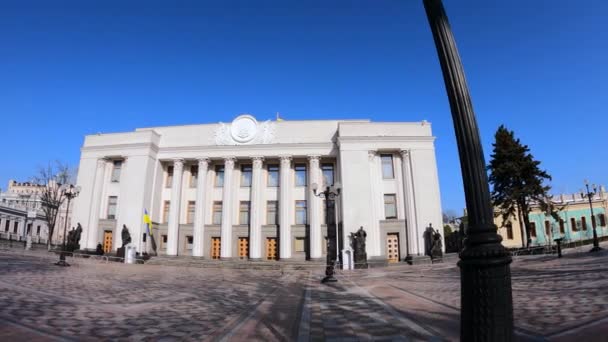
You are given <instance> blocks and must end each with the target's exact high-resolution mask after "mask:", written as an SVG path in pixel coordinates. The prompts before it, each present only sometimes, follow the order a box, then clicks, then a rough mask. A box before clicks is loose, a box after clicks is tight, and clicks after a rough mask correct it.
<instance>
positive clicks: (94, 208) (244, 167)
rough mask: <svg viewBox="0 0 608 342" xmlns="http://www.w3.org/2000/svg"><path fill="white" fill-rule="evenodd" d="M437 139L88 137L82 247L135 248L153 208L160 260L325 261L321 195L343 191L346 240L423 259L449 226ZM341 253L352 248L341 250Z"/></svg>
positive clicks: (157, 132)
mask: <svg viewBox="0 0 608 342" xmlns="http://www.w3.org/2000/svg"><path fill="white" fill-rule="evenodd" d="M434 139H435V138H434V137H433V136H432V133H431V125H430V124H429V123H428V122H426V121H422V122H382V123H377V122H370V121H369V120H310V121H284V120H277V121H264V122H258V121H257V120H256V119H255V118H254V117H253V116H251V115H247V114H244V115H240V116H238V117H237V118H235V119H234V120H233V121H232V122H231V123H215V124H202V125H186V126H169V127H152V128H139V129H136V130H135V131H134V132H127V133H111V134H96V135H89V136H86V137H85V141H84V146H83V147H82V150H81V152H82V154H81V159H80V166H79V169H78V180H77V183H78V185H79V186H80V187H81V189H82V190H81V193H80V196H78V197H77V198H76V199H75V204H74V213H73V220H72V222H73V225H75V224H76V222H80V223H81V225H82V227H83V229H84V231H83V234H82V240H81V241H80V244H81V246H83V248H84V247H86V248H87V249H90V250H94V249H95V248H96V246H97V244H99V243H101V244H102V245H103V248H104V249H105V251H107V252H110V251H111V252H115V251H116V249H117V247H120V246H121V245H122V241H121V240H122V239H121V230H122V227H123V225H126V226H127V227H128V229H129V231H130V233H131V237H132V240H133V241H132V242H133V243H134V244H135V246H136V248H137V251H138V252H149V253H150V252H151V244H150V243H149V242H150V240H149V239H147V241H146V242H144V236H143V234H144V233H145V232H146V226H145V224H144V223H143V220H142V217H143V213H144V211H145V210H146V211H148V212H149V214H150V217H151V219H152V221H153V224H152V226H153V235H154V237H155V241H156V243H157V245H158V249H157V252H158V254H159V255H168V256H175V255H187V256H198V257H205V258H213V259H224V258H225V259H231V258H242V259H253V260H275V259H292V260H293V259H296V260H297V259H312V260H318V259H321V258H323V257H324V255H325V251H326V225H325V217H324V215H325V210H324V204H323V203H324V202H323V201H324V200H323V198H320V197H317V196H315V195H314V194H313V191H312V187H313V186H312V185H313V184H318V185H319V188H322V187H323V186H325V185H326V184H329V185H331V184H333V183H334V182H336V183H338V182H340V183H341V193H340V196H339V197H338V200H337V207H338V210H337V220H338V222H340V224H341V227H342V229H341V239H342V241H349V239H348V236H350V233H351V232H355V231H357V230H358V229H359V227H363V228H364V229H365V231H366V232H367V244H366V245H367V255H368V259H369V260H371V261H373V260H379V261H386V260H389V261H399V260H403V259H404V258H405V256H406V255H407V254H408V253H407V252H408V250H407V249H409V254H411V255H414V256H415V255H422V254H424V241H423V231H424V229H425V228H426V227H428V226H429V224H432V226H433V227H437V228H439V227H441V222H442V221H441V220H442V216H441V204H440V195H439V184H438V176H437V166H436V160H435V149H434ZM340 248H341V249H342V248H344V246H343V244H342V245H341V246H340Z"/></svg>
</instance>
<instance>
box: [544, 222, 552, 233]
mask: <svg viewBox="0 0 608 342" xmlns="http://www.w3.org/2000/svg"><path fill="white" fill-rule="evenodd" d="M545 235H547V236H550V235H551V222H549V221H548V220H545Z"/></svg>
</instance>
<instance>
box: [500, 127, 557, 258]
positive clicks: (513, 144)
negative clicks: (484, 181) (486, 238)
mask: <svg viewBox="0 0 608 342" xmlns="http://www.w3.org/2000/svg"><path fill="white" fill-rule="evenodd" d="M494 138H495V142H494V144H493V145H492V146H493V147H494V150H493V153H492V155H491V158H492V159H491V161H490V164H489V165H488V170H489V171H490V178H489V180H490V183H491V184H492V201H493V203H494V206H495V207H497V208H498V209H499V210H500V214H501V215H502V219H503V220H502V221H503V225H504V224H506V223H507V222H509V220H510V218H511V217H515V212H516V211H517V212H519V214H520V217H522V219H523V223H524V224H523V227H522V228H523V229H524V230H525V235H526V246H528V247H529V246H530V241H531V240H530V219H529V217H528V214H529V213H530V210H531V208H530V205H531V203H532V202H536V203H540V204H541V205H544V202H545V200H546V198H547V193H548V191H549V189H550V186H548V185H543V182H544V181H545V180H551V176H550V175H549V174H548V173H547V172H546V171H544V170H541V169H540V167H539V166H540V162H539V161H537V160H535V159H534V157H533V156H532V154H530V149H529V148H528V146H527V145H522V144H521V142H520V141H519V139H515V136H514V134H513V131H509V130H508V129H506V128H505V127H504V125H501V126H500V127H498V130H497V131H496V134H495V135H494Z"/></svg>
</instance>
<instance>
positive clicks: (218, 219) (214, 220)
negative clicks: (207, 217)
mask: <svg viewBox="0 0 608 342" xmlns="http://www.w3.org/2000/svg"><path fill="white" fill-rule="evenodd" d="M218 208H219V210H218ZM223 211H224V203H223V201H213V207H212V210H211V224H214V225H221V224H222V212H223Z"/></svg>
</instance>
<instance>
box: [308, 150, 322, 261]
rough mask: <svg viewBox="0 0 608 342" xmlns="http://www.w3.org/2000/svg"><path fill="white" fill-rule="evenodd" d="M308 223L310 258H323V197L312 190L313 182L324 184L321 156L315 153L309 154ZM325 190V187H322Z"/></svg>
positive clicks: (319, 184)
mask: <svg viewBox="0 0 608 342" xmlns="http://www.w3.org/2000/svg"><path fill="white" fill-rule="evenodd" d="M308 175H309V176H308V179H309V182H308V189H307V191H308V194H309V196H308V207H309V209H308V218H309V220H308V223H309V226H310V236H309V238H310V243H309V245H310V258H311V259H321V258H322V256H323V253H322V252H321V250H322V246H321V244H322V240H323V239H322V236H321V221H322V220H321V213H322V210H321V199H320V198H319V197H317V196H315V194H314V193H313V191H312V184H313V183H317V185H318V186H319V187H322V186H323V184H322V182H321V179H320V177H319V176H320V170H319V156H316V155H313V156H308ZM321 190H323V189H321Z"/></svg>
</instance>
